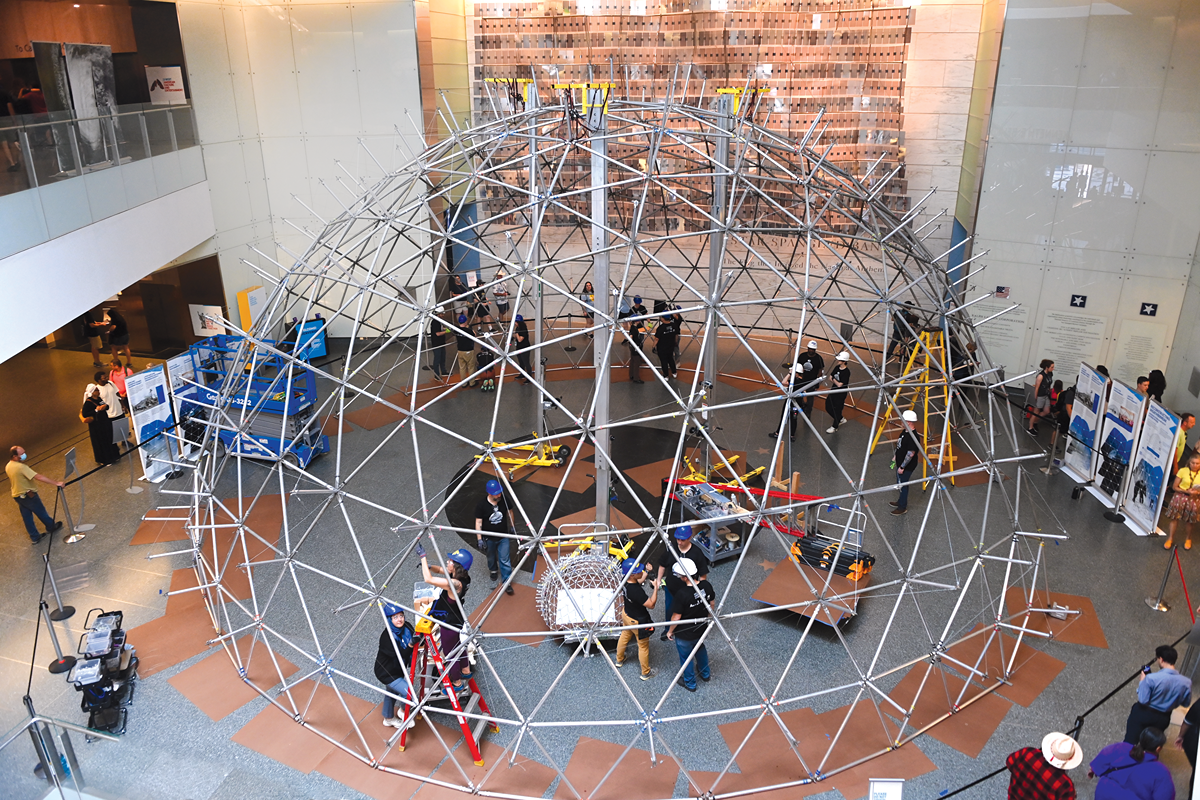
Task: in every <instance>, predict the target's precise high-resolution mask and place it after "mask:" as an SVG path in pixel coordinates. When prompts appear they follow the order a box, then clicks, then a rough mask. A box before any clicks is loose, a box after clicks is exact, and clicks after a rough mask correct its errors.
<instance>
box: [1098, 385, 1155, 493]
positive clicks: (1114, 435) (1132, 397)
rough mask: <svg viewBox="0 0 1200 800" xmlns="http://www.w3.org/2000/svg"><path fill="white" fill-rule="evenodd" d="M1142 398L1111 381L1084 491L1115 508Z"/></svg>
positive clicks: (1143, 402) (1143, 406)
mask: <svg viewBox="0 0 1200 800" xmlns="http://www.w3.org/2000/svg"><path fill="white" fill-rule="evenodd" d="M1145 410H1146V397H1145V395H1142V394H1139V393H1138V392H1136V391H1134V390H1133V389H1131V388H1129V387H1128V386H1126V385H1125V384H1123V383H1121V382H1120V381H1113V382H1112V391H1110V392H1109V393H1108V406H1107V407H1106V408H1105V410H1104V424H1103V425H1102V426H1101V427H1100V439H1099V442H1100V453H1099V455H1100V465H1099V467H1098V468H1097V469H1096V475H1095V477H1094V478H1093V479H1092V484H1091V485H1090V486H1088V491H1089V492H1091V493H1092V494H1093V495H1095V496H1096V499H1098V500H1099V501H1100V502H1101V503H1103V504H1104V505H1105V506H1107V507H1108V508H1116V507H1117V502H1118V500H1119V499H1120V497H1121V487H1122V486H1123V485H1124V483H1125V474H1126V473H1127V472H1128V470H1129V462H1130V460H1131V459H1132V458H1133V440H1134V438H1135V437H1136V435H1137V431H1138V430H1139V429H1140V428H1141V427H1142V415H1143V413H1145Z"/></svg>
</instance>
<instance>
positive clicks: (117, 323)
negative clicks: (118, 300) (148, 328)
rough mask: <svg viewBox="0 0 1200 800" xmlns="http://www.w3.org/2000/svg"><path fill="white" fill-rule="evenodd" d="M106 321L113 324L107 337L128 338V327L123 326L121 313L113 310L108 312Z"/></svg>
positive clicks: (123, 319) (123, 318)
mask: <svg viewBox="0 0 1200 800" xmlns="http://www.w3.org/2000/svg"><path fill="white" fill-rule="evenodd" d="M108 319H109V321H110V322H111V323H112V324H113V329H112V330H111V331H109V335H111V336H113V337H117V336H128V335H129V326H128V325H127V324H125V317H123V316H121V312H120V311H117V310H116V309H115V308H114V309H111V310H110V311H109V312H108Z"/></svg>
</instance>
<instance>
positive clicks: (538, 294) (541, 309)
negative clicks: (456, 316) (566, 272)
mask: <svg viewBox="0 0 1200 800" xmlns="http://www.w3.org/2000/svg"><path fill="white" fill-rule="evenodd" d="M525 108H526V110H527V111H536V110H537V108H538V91H537V84H536V83H533V82H530V83H527V84H525ZM537 131H538V126H537V125H530V126H529V199H530V201H531V202H532V203H533V205H532V206H531V208H532V210H533V213H532V217H533V226H532V228H531V235H530V239H529V274H530V275H538V274H539V273H540V271H541V270H540V267H539V262H540V259H541V250H542V248H541V241H542V212H543V211H544V210H545V206H544V204H543V203H542V200H541V194H542V184H541V180H540V176H539V175H538V157H537V153H538V141H537ZM532 288H533V331H532V334H533V335H532V337H531V339H532V341H531V344H533V346H534V350H533V357H534V358H536V359H537V361H536V362H534V365H533V384H534V386H536V387H537V391H536V392H535V393H534V396H533V397H534V402H535V403H537V407H536V408H535V409H534V410H533V413H534V416H535V418H536V419H537V435H538V437H539V438H540V437H543V436H545V435H546V408H545V405H544V403H545V398H544V397H543V395H542V387H543V386H545V385H546V364H545V360H544V359H543V358H542V349H541V345H542V338H543V336H544V333H543V326H544V325H545V300H544V294H545V293H544V292H543V291H542V282H541V281H539V280H536V279H534V281H533V287H532ZM513 313H514V314H515V313H516V309H515V308H514V309H513Z"/></svg>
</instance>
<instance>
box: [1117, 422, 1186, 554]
mask: <svg viewBox="0 0 1200 800" xmlns="http://www.w3.org/2000/svg"><path fill="white" fill-rule="evenodd" d="M1178 433H1179V417H1177V416H1175V415H1174V414H1172V413H1171V412H1170V411H1167V410H1166V409H1165V408H1163V407H1162V406H1160V405H1159V404H1158V403H1156V402H1154V401H1153V400H1151V401H1150V404H1149V405H1148V406H1147V407H1146V416H1145V421H1144V422H1143V423H1142V432H1141V434H1139V436H1138V443H1137V450H1136V451H1135V452H1134V455H1133V462H1132V463H1133V467H1132V469H1130V471H1129V484H1128V486H1127V488H1126V491H1125V496H1124V498H1123V501H1122V504H1121V510H1122V511H1123V512H1124V513H1125V524H1126V525H1127V526H1128V527H1129V529H1130V530H1131V531H1133V532H1134V533H1136V534H1137V535H1138V536H1149V535H1151V534H1153V533H1156V532H1157V530H1158V525H1157V523H1158V512H1159V511H1161V510H1162V503H1163V495H1165V494H1166V488H1167V486H1169V485H1170V483H1171V480H1172V477H1173V476H1172V475H1171V468H1172V467H1173V466H1174V460H1175V436H1176V434H1178Z"/></svg>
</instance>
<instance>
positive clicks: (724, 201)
mask: <svg viewBox="0 0 1200 800" xmlns="http://www.w3.org/2000/svg"><path fill="white" fill-rule="evenodd" d="M732 97H733V95H729V94H719V95H717V114H718V119H717V124H718V125H719V126H720V128H721V130H722V131H723V133H722V134H718V135H716V136H714V137H713V150H714V152H713V160H714V161H715V162H716V167H715V172H714V174H713V197H712V216H713V223H712V232H711V233H709V235H708V313H707V315H706V320H705V321H706V323H707V325H706V329H707V330H708V336H707V337H706V339H705V342H704V354H703V361H702V363H703V366H704V382H705V383H706V384H708V387H707V393H708V400H707V401H708V403H709V404H712V402H713V397H712V394H713V391H714V390H715V388H716V385H717V331H718V330H720V322H721V320H720V318H719V317H718V316H717V302H718V301H719V300H720V299H721V263H722V262H723V261H724V258H725V226H726V222H725V215H726V213H727V212H728V195H729V176H728V174H727V171H728V169H729V132H730V131H732V130H733V117H732V115H731V114H730V111H731V109H730V106H731V105H732ZM710 449H711V448H709V447H708V446H707V445H706V446H705V448H704V474H705V475H710V474H711V471H712V466H713V465H712V453H711V452H710Z"/></svg>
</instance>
